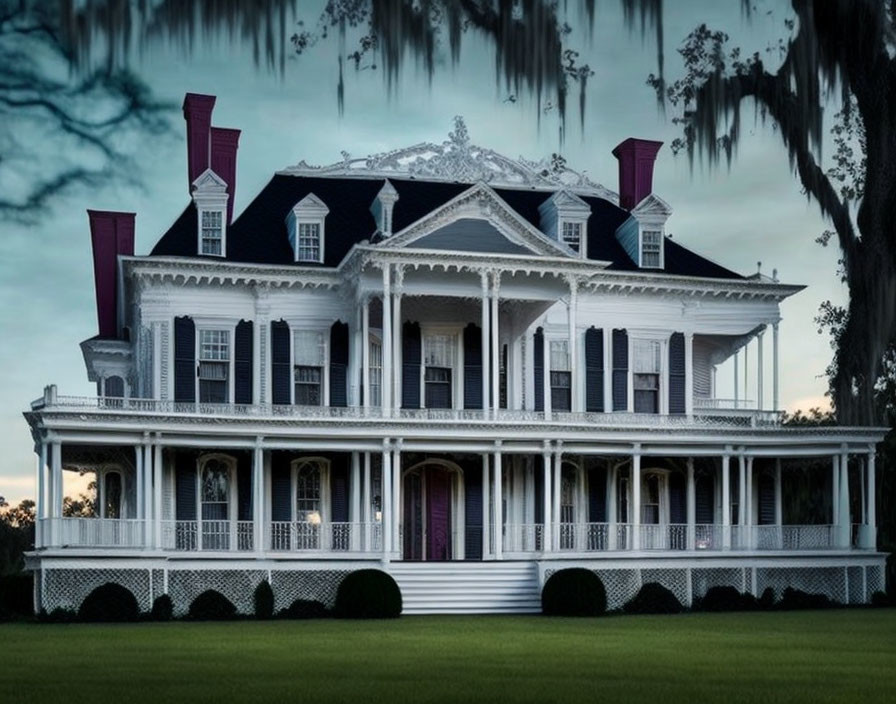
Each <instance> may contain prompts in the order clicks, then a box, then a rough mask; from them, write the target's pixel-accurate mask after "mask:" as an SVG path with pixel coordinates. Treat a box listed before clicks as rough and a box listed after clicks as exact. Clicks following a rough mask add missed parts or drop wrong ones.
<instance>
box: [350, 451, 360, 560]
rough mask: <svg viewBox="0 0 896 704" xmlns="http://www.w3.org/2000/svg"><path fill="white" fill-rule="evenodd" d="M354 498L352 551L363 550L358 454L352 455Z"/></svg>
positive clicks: (352, 508) (352, 488)
mask: <svg viewBox="0 0 896 704" xmlns="http://www.w3.org/2000/svg"><path fill="white" fill-rule="evenodd" d="M350 489H351V496H352V503H351V522H352V525H351V532H350V535H351V537H352V541H351V542H352V550H360V549H361V458H360V456H359V455H358V453H357V452H353V453H352V477H351V480H350Z"/></svg>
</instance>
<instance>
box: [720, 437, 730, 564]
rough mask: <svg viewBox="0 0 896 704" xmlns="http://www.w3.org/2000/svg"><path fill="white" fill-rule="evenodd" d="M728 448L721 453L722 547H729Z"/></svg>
mask: <svg viewBox="0 0 896 704" xmlns="http://www.w3.org/2000/svg"><path fill="white" fill-rule="evenodd" d="M728 452H730V448H726V452H725V454H724V455H722V548H723V549H726V550H727V549H728V548H730V547H731V465H730V461H731V458H730V456H729V455H728Z"/></svg>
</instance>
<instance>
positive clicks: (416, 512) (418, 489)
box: [402, 460, 464, 562]
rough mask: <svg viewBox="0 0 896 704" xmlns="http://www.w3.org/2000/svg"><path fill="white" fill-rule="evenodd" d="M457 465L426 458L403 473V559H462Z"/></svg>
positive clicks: (461, 483) (459, 485)
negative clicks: (459, 538) (459, 537)
mask: <svg viewBox="0 0 896 704" xmlns="http://www.w3.org/2000/svg"><path fill="white" fill-rule="evenodd" d="M461 477H462V474H461V470H460V468H459V467H458V466H457V465H455V464H454V463H453V462H448V461H446V460H427V461H425V462H421V463H420V464H417V465H415V466H413V467H411V468H410V469H408V470H406V471H405V472H404V473H403V487H402V496H403V506H402V508H403V516H402V518H403V520H402V526H403V535H402V549H403V556H404V559H405V560H426V561H427V562H439V561H445V560H458V559H463V555H462V554H461V553H462V552H463V540H458V539H457V537H458V536H462V535H463V525H462V523H463V511H461V510H459V507H462V506H463V505H464V504H463V497H462V496H461V495H460V493H461V492H462V491H463V488H462V487H463V481H462V479H461Z"/></svg>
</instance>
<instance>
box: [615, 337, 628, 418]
mask: <svg viewBox="0 0 896 704" xmlns="http://www.w3.org/2000/svg"><path fill="white" fill-rule="evenodd" d="M613 410H614V411H627V410H628V333H627V332H626V331H625V330H614V331H613Z"/></svg>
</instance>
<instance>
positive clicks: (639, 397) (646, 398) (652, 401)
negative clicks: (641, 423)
mask: <svg viewBox="0 0 896 704" xmlns="http://www.w3.org/2000/svg"><path fill="white" fill-rule="evenodd" d="M635 413H659V393H658V392H656V391H637V390H636V391H635Z"/></svg>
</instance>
